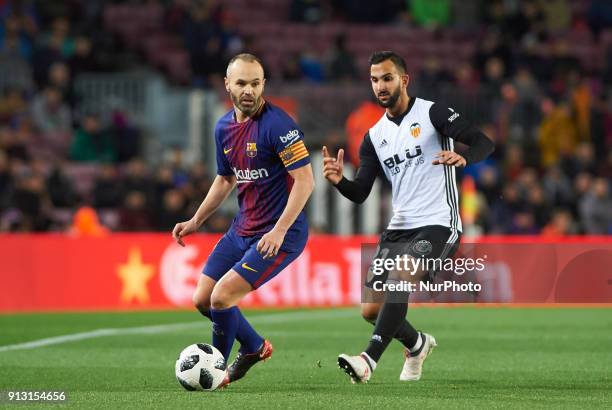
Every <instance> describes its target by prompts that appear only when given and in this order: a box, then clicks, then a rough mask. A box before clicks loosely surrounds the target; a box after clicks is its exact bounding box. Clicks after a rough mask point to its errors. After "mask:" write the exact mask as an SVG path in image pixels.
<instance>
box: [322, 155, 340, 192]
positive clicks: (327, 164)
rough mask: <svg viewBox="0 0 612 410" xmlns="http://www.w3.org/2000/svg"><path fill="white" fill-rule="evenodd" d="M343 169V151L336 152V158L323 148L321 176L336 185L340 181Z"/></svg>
mask: <svg viewBox="0 0 612 410" xmlns="http://www.w3.org/2000/svg"><path fill="white" fill-rule="evenodd" d="M343 169H344V150H343V149H340V150H338V158H334V157H332V156H331V155H330V154H329V151H328V150H327V147H325V146H324V147H323V175H324V176H325V178H327V180H328V181H329V182H331V183H332V184H334V185H336V184H337V183H338V182H340V180H341V179H342V170H343Z"/></svg>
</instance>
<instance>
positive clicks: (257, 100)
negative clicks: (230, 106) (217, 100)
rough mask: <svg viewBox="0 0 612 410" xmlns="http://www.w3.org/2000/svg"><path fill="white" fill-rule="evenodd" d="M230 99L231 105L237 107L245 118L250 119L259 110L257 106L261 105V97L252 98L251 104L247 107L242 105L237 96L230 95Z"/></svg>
mask: <svg viewBox="0 0 612 410" xmlns="http://www.w3.org/2000/svg"><path fill="white" fill-rule="evenodd" d="M230 97H231V98H232V103H234V106H236V107H238V109H239V110H240V111H242V113H243V114H244V115H246V116H247V117H250V116H252V115H253V114H255V113H256V112H257V110H258V109H259V105H260V103H261V96H260V97H257V98H255V97H252V98H251V100H252V101H253V104H249V105H248V106H245V105H244V104H243V103H242V100H241V99H240V97H239V96H236V95H234V94H232V93H230Z"/></svg>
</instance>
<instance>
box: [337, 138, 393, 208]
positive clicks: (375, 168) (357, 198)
mask: <svg viewBox="0 0 612 410" xmlns="http://www.w3.org/2000/svg"><path fill="white" fill-rule="evenodd" d="M378 175H383V170H382V168H381V166H380V162H379V161H378V155H376V150H375V149H374V145H372V140H371V139H370V133H369V132H368V133H366V135H365V137H364V138H363V142H362V143H361V146H360V147H359V168H357V172H356V173H355V179H354V180H352V181H350V180H348V179H346V178H345V177H342V179H341V180H340V182H338V183H337V184H336V188H338V191H340V193H341V194H342V195H344V196H345V197H346V198H348V199H350V200H351V201H353V202H357V203H359V204H361V203H363V201H365V200H366V198H367V197H368V195H370V191H372V186H374V181H375V180H376V177H377V176H378Z"/></svg>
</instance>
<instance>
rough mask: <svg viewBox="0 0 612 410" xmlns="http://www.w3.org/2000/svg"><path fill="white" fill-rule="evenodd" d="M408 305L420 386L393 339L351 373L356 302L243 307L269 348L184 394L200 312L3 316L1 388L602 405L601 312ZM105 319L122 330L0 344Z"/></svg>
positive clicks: (210, 401)
mask: <svg viewBox="0 0 612 410" xmlns="http://www.w3.org/2000/svg"><path fill="white" fill-rule="evenodd" d="M408 314H409V319H410V320H412V322H413V323H414V324H415V326H416V327H417V328H420V329H423V330H425V331H427V332H429V333H432V334H433V335H435V337H436V339H437V341H438V344H439V346H438V347H437V348H436V349H435V350H434V352H433V354H432V355H431V356H430V357H429V358H428V359H427V361H426V362H425V368H424V373H423V378H422V379H421V381H419V382H408V383H406V382H400V381H399V379H398V378H399V373H400V371H401V368H402V364H403V356H402V350H401V347H400V345H399V343H397V342H393V343H392V345H391V346H390V348H389V349H388V350H387V352H386V353H385V355H384V356H383V358H382V360H381V362H380V363H379V365H378V369H377V370H376V372H375V373H374V375H373V378H372V380H371V381H370V383H368V384H365V385H352V384H351V383H350V382H349V379H348V377H347V376H346V375H345V374H344V373H343V372H341V371H340V370H339V369H338V367H337V365H336V356H337V355H338V353H341V352H346V353H352V354H355V353H358V352H360V351H361V350H362V349H363V348H364V347H365V345H366V343H367V341H368V338H369V335H370V332H371V326H370V325H368V324H366V323H365V322H364V321H363V320H362V319H361V318H360V317H359V313H358V310H357V309H333V310H312V311H309V310H299V311H290V310H289V311H275V312H267V311H255V312H247V317H248V318H249V319H252V322H253V324H254V326H255V327H256V328H257V329H258V330H259V331H260V333H261V334H262V335H264V336H266V337H268V338H269V339H270V340H271V341H272V342H273V344H274V347H275V352H274V356H273V357H272V359H271V360H270V361H268V362H266V363H263V364H258V365H257V366H256V367H254V368H253V369H252V370H251V372H250V373H249V374H248V376H247V377H246V378H245V379H243V380H241V381H239V382H236V383H234V384H232V385H231V386H230V388H228V389H226V390H223V391H216V392H212V393H201V392H187V391H184V390H183V389H182V388H181V387H180V386H179V384H178V383H177V381H176V379H175V378H174V362H175V360H176V357H177V355H178V353H179V352H180V350H181V349H182V348H184V347H185V346H187V345H189V344H191V343H195V342H200V341H204V342H209V341H210V325H209V323H208V321H207V320H205V319H203V318H201V317H200V316H199V315H197V314H196V313H194V312H187V311H173V312H132V313H70V314H68V313H52V314H17V315H4V316H0V391H7V390H45V391H49V390H65V391H66V392H67V393H68V396H69V400H68V402H67V403H66V405H65V406H66V407H77V408H87V409H91V408H105V409H106V408H135V409H136V408H138V409H141V408H210V409H226V408H233V409H241V408H244V409H252V408H282V409H292V408H301V409H303V408H334V409H340V408H352V409H368V408H372V409H385V410H386V409H396V408H401V409H419V408H487V409H489V408H512V409H514V408H612V349H611V348H612V309H606V308H541V309H531V308H508V307H499V308H482V307H477V306H465V307H431V308H430V307H418V308H411V309H410V310H409V313H408ZM174 324H178V325H174ZM157 325H161V326H158V327H154V328H151V326H157ZM166 325H172V326H166ZM109 328H113V329H123V330H119V331H103V332H110V333H112V332H116V333H112V334H106V335H104V333H103V332H102V333H101V334H100V335H98V336H97V337H92V338H88V339H83V340H73V341H68V342H64V343H60V344H55V345H50V346H45V347H37V348H33V349H21V350H10V351H6V350H4V351H2V346H6V345H11V344H17V343H23V342H28V341H32V340H37V339H43V338H49V337H54V336H61V335H67V334H74V333H80V332H89V331H94V330H96V329H109ZM3 405H4V406H10V407H13V406H12V405H10V404H7V403H6V402H4V403H0V406H3ZM36 406H40V405H38V404H37V405H36Z"/></svg>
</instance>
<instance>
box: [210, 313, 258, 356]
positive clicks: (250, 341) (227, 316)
mask: <svg viewBox="0 0 612 410" xmlns="http://www.w3.org/2000/svg"><path fill="white" fill-rule="evenodd" d="M210 316H211V319H212V322H213V332H212V344H213V346H215V347H216V348H217V349H219V351H220V352H221V353H222V354H223V357H225V360H228V359H229V355H230V353H231V351H232V346H233V345H234V339H236V338H238V340H239V341H240V343H241V347H240V351H241V352H243V353H254V352H256V351H257V349H259V347H260V346H261V345H262V343H263V339H262V337H261V336H259V335H258V334H257V332H256V331H255V329H253V327H251V325H250V324H249V322H248V321H247V320H246V318H245V317H244V316H243V315H242V312H240V309H238V307H237V306H232V307H231V308H227V309H212V308H211V309H210Z"/></svg>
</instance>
